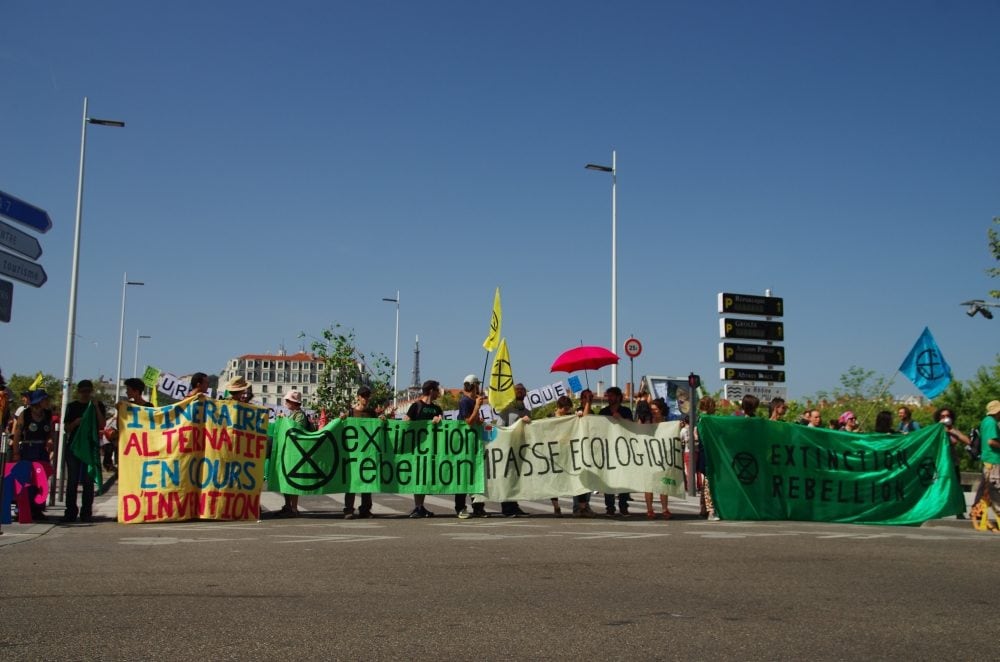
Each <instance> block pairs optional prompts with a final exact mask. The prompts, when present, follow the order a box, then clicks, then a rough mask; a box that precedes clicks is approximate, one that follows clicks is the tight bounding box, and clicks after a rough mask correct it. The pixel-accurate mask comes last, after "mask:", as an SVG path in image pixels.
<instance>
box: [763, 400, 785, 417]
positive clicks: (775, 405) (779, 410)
mask: <svg viewBox="0 0 1000 662" xmlns="http://www.w3.org/2000/svg"><path fill="white" fill-rule="evenodd" d="M787 413H788V405H786V404H785V400H784V399H783V398H772V399H771V402H769V403H768V404H767V417H768V419H770V420H772V421H782V420H784V418H785V414H787Z"/></svg>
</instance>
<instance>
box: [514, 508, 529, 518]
mask: <svg viewBox="0 0 1000 662" xmlns="http://www.w3.org/2000/svg"><path fill="white" fill-rule="evenodd" d="M514 517H531V513H526V512H524V511H523V510H521V509H520V508H515V509H514Z"/></svg>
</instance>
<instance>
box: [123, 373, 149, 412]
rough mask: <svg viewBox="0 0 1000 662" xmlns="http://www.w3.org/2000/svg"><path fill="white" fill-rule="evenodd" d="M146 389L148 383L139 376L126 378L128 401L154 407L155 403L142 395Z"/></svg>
mask: <svg viewBox="0 0 1000 662" xmlns="http://www.w3.org/2000/svg"><path fill="white" fill-rule="evenodd" d="M144 390H146V385H145V384H144V383H143V381H142V380H141V379H139V378H138V377H130V378H128V379H126V380H125V397H126V398H127V399H128V401H129V402H131V403H132V404H134V405H135V406H137V407H152V406H153V403H151V402H149V401H148V400H146V398H144V397H142V392H143V391H144Z"/></svg>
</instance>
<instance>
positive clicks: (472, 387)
mask: <svg viewBox="0 0 1000 662" xmlns="http://www.w3.org/2000/svg"><path fill="white" fill-rule="evenodd" d="M486 401H487V398H486V396H485V395H484V394H483V392H482V389H481V383H480V381H479V377H476V376H475V375H473V374H469V375H466V376H465V379H463V380H462V395H461V397H459V399H458V420H460V421H465V422H466V423H468V424H469V425H482V423H483V416H482V414H481V413H480V410H481V408H482V406H483V405H484V404H486ZM468 498H469V495H467V494H456V495H455V515H457V516H458V518H459V519H469V518H470V517H486V502H485V497H484V496H476V495H474V496H473V498H472V512H471V513H470V512H469V509H468V508H467V506H466V504H467V503H468Z"/></svg>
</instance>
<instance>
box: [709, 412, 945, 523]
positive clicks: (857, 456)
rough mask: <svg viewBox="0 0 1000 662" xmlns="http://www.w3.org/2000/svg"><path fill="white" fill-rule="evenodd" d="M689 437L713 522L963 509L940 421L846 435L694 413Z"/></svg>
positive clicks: (876, 517) (883, 518)
mask: <svg viewBox="0 0 1000 662" xmlns="http://www.w3.org/2000/svg"><path fill="white" fill-rule="evenodd" d="M698 434H699V436H700V438H701V440H702V444H703V446H704V449H705V451H706V453H707V457H706V463H707V466H706V471H707V475H708V478H709V481H710V485H711V490H712V499H713V500H714V502H715V508H716V510H717V511H718V513H719V515H720V516H721V517H722V518H723V519H733V520H812V521H821V522H855V523H864V524H904V525H919V524H922V523H923V522H926V521H927V520H929V519H934V518H937V517H944V516H947V515H954V514H955V513H956V512H958V511H959V510H964V504H965V502H964V499H963V496H962V492H961V487H960V486H959V484H958V481H957V480H956V477H955V470H954V467H953V465H952V462H951V458H950V456H949V453H948V438H947V433H946V432H945V429H944V427H943V426H941V425H940V424H935V425H931V426H928V427H925V428H921V429H920V430H917V431H916V432H911V433H910V434H907V435H889V434H856V433H852V432H841V431H836V430H826V429H820V428H809V427H806V426H803V425H795V424H791V423H778V422H773V421H768V420H766V419H763V418H745V417H735V416H704V417H702V418H701V419H699V422H698Z"/></svg>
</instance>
